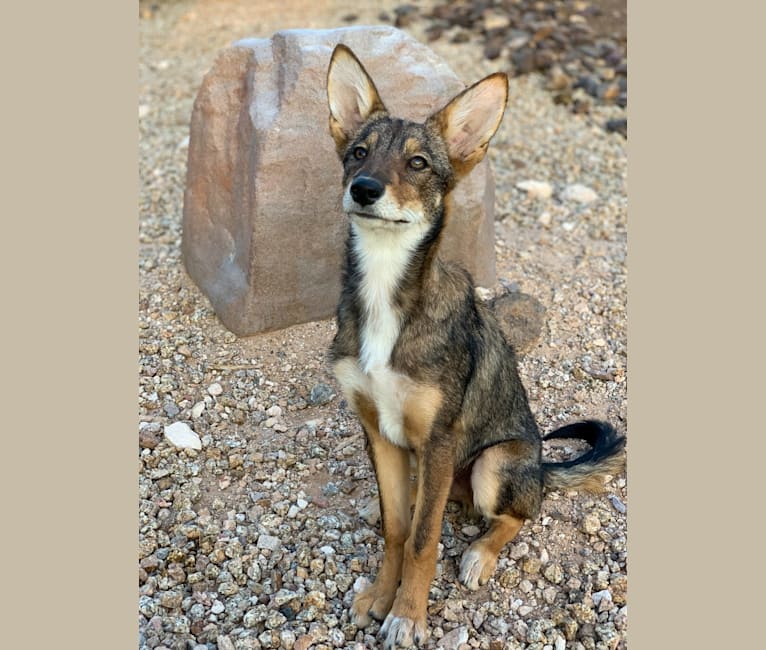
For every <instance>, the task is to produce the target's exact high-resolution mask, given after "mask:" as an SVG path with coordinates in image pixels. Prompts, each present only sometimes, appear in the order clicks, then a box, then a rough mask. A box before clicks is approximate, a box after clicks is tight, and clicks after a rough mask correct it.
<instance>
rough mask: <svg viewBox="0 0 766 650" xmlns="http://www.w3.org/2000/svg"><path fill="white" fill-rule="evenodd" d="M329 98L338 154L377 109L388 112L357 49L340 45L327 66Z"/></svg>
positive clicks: (331, 121) (333, 135)
mask: <svg viewBox="0 0 766 650" xmlns="http://www.w3.org/2000/svg"><path fill="white" fill-rule="evenodd" d="M327 100H328V102H329V105H330V133H331V134H332V137H333V139H334V140H335V147H336V149H337V150H338V155H340V156H341V157H342V156H343V152H344V151H345V149H346V146H347V145H348V142H349V140H350V139H351V138H352V137H353V136H354V134H355V133H356V132H357V131H358V130H359V128H360V127H361V126H362V124H364V123H365V122H366V121H367V120H368V119H369V118H370V117H371V116H372V114H373V113H377V112H383V113H385V112H386V107H385V106H384V105H383V102H382V101H381V99H380V96H379V95H378V91H377V89H376V88H375V84H374V83H373V81H372V79H371V78H370V75H368V74H367V71H366V70H365V69H364V66H363V65H362V64H361V63H360V62H359V59H357V58H356V56H355V55H354V53H353V52H352V51H351V50H350V49H349V48H347V47H346V46H345V45H342V44H341V45H337V46H336V47H335V50H334V51H333V53H332V57H331V59H330V67H329V68H328V70H327Z"/></svg>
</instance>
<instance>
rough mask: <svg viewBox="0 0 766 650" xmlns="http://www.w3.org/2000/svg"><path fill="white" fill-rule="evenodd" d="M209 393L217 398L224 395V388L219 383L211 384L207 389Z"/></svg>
mask: <svg viewBox="0 0 766 650" xmlns="http://www.w3.org/2000/svg"><path fill="white" fill-rule="evenodd" d="M207 392H208V393H210V394H211V395H212V396H213V397H217V396H218V395H220V394H221V393H223V386H221V384H219V383H218V382H216V383H214V384H210V386H208V387H207Z"/></svg>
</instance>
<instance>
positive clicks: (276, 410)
mask: <svg viewBox="0 0 766 650" xmlns="http://www.w3.org/2000/svg"><path fill="white" fill-rule="evenodd" d="M266 415H268V416H270V417H273V418H278V417H279V416H280V415H282V409H281V407H279V406H277V405H276V404H274V406H272V407H270V408H269V410H268V411H266Z"/></svg>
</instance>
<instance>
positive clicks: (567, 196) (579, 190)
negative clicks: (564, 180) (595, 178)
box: [561, 183, 598, 203]
mask: <svg viewBox="0 0 766 650" xmlns="http://www.w3.org/2000/svg"><path fill="white" fill-rule="evenodd" d="M597 198H598V194H596V193H595V192H594V191H593V190H592V189H591V188H590V187H588V186H587V185H580V184H579V183H575V184H574V185H567V186H566V187H565V188H564V191H563V192H561V199H562V200H564V201H574V202H576V203H591V202H592V201H595V200H596V199H597Z"/></svg>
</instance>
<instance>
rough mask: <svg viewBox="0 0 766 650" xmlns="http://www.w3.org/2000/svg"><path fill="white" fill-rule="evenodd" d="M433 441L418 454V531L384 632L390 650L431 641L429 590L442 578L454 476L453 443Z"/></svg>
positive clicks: (409, 540)
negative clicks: (442, 544) (440, 556)
mask: <svg viewBox="0 0 766 650" xmlns="http://www.w3.org/2000/svg"><path fill="white" fill-rule="evenodd" d="M432 440H433V438H432ZM432 440H429V441H427V442H426V443H424V445H423V447H422V449H419V450H416V456H417V460H418V491H417V497H416V501H415V514H414V516H413V520H412V530H411V533H410V536H409V537H408V538H407V542H406V543H405V545H404V556H403V561H402V579H401V585H400V587H399V590H398V592H397V594H396V600H395V601H394V604H393V606H392V608H391V611H390V613H389V614H388V616H387V617H386V620H385V621H384V623H383V625H382V627H381V629H380V632H381V634H382V635H384V636H385V643H384V648H385V649H386V650H389V649H391V648H396V647H402V648H406V647H409V646H411V645H413V644H420V643H422V642H424V641H425V640H426V638H427V637H428V627H427V624H426V608H427V605H428V592H429V589H430V587H431V581H432V580H433V578H434V575H435V574H436V559H437V553H438V546H439V538H440V536H441V527H442V518H443V516H444V508H445V506H446V505H447V498H448V496H449V492H450V486H451V484H452V474H453V450H452V447H451V445H449V444H448V443H447V441H446V440H443V441H437V442H433V441H432Z"/></svg>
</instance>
